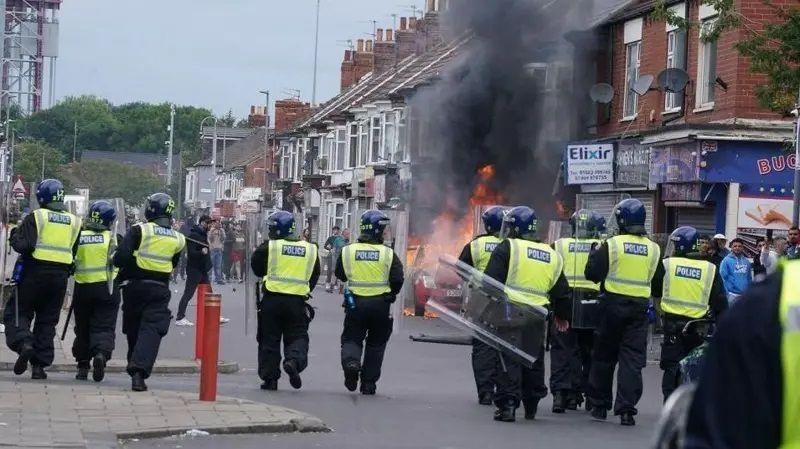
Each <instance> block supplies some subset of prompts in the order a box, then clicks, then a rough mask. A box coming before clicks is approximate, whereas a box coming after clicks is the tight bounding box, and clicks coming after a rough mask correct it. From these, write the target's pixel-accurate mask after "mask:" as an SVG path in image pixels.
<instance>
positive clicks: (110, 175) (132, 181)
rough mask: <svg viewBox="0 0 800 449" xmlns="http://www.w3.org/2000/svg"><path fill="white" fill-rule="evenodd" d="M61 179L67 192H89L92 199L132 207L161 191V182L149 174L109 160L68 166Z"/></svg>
mask: <svg viewBox="0 0 800 449" xmlns="http://www.w3.org/2000/svg"><path fill="white" fill-rule="evenodd" d="M62 176H63V178H64V181H65V184H66V186H67V187H68V188H77V187H81V188H88V189H89V194H90V195H91V197H92V198H93V199H97V198H122V199H123V200H125V202H126V203H127V204H129V205H131V206H139V205H141V204H143V203H144V200H145V198H147V196H148V195H151V194H153V193H155V192H160V191H163V190H164V183H163V181H162V180H161V179H160V178H158V177H157V176H155V175H154V174H153V173H152V172H150V171H149V170H147V169H144V168H141V167H135V166H131V165H126V164H121V163H119V162H115V161H109V160H99V159H98V160H90V161H84V162H80V163H74V164H69V165H68V166H66V167H64V169H63V171H62Z"/></svg>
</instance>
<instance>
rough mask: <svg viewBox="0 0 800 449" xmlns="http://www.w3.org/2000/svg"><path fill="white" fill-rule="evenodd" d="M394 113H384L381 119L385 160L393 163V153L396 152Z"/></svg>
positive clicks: (395, 115)
mask: <svg viewBox="0 0 800 449" xmlns="http://www.w3.org/2000/svg"><path fill="white" fill-rule="evenodd" d="M396 117H397V114H396V113H395V111H390V112H386V113H384V119H383V151H382V154H383V155H384V157H385V159H386V160H388V161H390V162H395V152H396V151H397V141H396V139H395V132H394V130H395V120H396Z"/></svg>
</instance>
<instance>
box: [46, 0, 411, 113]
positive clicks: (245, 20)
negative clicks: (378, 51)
mask: <svg viewBox="0 0 800 449" xmlns="http://www.w3.org/2000/svg"><path fill="white" fill-rule="evenodd" d="M424 3H425V2H424V0H321V12H320V38H319V42H320V46H319V70H318V73H319V78H318V90H317V101H318V102H321V101H324V100H326V99H329V98H330V97H332V96H334V95H336V94H337V93H338V92H339V78H340V65H341V62H342V58H343V56H344V51H345V50H346V49H347V44H346V43H345V42H343V41H346V40H348V39H352V40H353V41H355V40H356V39H359V38H362V39H370V38H371V37H370V36H369V35H368V34H370V33H372V31H373V24H372V21H373V20H375V21H378V24H377V28H391V27H392V26H393V22H394V18H393V17H392V16H391V15H392V14H398V15H400V16H410V15H412V8H411V6H412V5H415V6H416V7H417V8H418V9H422V7H423V6H424ZM315 5H316V1H315V0H223V1H220V0H126V1H124V0H64V1H63V3H62V6H61V11H60V14H59V20H60V23H61V26H60V28H61V30H60V52H59V58H58V67H57V75H56V97H57V99H60V98H63V97H65V96H73V95H83V94H93V95H98V96H101V97H104V98H107V99H109V100H110V101H111V102H112V103H115V104H119V103H126V102H131V101H146V102H156V103H160V102H173V103H176V104H180V105H193V106H203V107H208V108H210V109H212V110H213V111H214V112H215V113H216V114H220V115H221V114H224V113H225V112H227V111H228V110H229V109H231V110H233V112H234V114H235V115H237V116H238V117H244V116H246V115H247V114H248V113H249V111H250V105H262V104H264V101H265V98H264V95H262V94H259V93H258V91H259V90H270V91H271V92H272V96H273V97H272V98H273V100H274V99H275V98H276V97H277V98H288V97H291V96H294V95H295V94H294V93H293V92H292V90H300V91H301V97H302V99H303V100H304V101H310V100H311V91H312V85H313V81H312V80H313V61H314V21H315Z"/></svg>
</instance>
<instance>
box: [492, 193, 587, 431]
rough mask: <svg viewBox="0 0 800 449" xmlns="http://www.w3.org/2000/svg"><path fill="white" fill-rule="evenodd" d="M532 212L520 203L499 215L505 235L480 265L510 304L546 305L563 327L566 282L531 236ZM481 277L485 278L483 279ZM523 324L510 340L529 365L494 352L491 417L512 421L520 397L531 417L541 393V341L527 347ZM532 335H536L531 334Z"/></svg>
mask: <svg viewBox="0 0 800 449" xmlns="http://www.w3.org/2000/svg"><path fill="white" fill-rule="evenodd" d="M536 230H537V218H536V213H535V212H534V211H533V209H531V208H530V207H526V206H520V207H515V208H513V209H511V210H509V211H508V213H506V214H505V215H504V217H503V230H502V231H501V233H500V236H501V237H503V238H505V240H503V241H502V242H501V243H499V244H498V245H497V247H496V248H495V250H494V251H493V252H492V255H491V257H490V258H489V264H488V265H487V266H486V271H485V274H486V277H488V278H493V279H494V280H496V281H497V282H500V283H501V284H504V285H505V294H506V296H507V298H508V301H510V302H511V303H512V304H514V305H515V307H518V308H520V309H522V310H524V309H525V308H529V307H530V306H534V307H546V308H548V309H550V310H553V311H554V313H555V317H556V321H557V326H558V328H559V330H561V331H566V330H567V329H568V327H569V323H568V321H567V320H568V319H569V317H570V316H571V314H572V310H571V309H570V308H569V305H570V302H569V301H568V299H569V284H568V283H567V278H566V277H565V276H564V271H563V267H564V261H563V260H562V259H561V256H560V255H559V254H558V253H557V252H556V251H555V250H554V249H552V248H551V247H550V246H549V245H547V244H545V243H542V242H541V241H539V240H537V239H536ZM484 282H486V281H484ZM528 332H529V330H526V329H525V328H523V329H522V330H521V331H515V333H516V334H517V335H514V337H513V338H514V340H515V341H518V342H520V343H519V344H520V346H521V347H520V349H522V350H524V351H525V352H527V353H528V354H531V355H534V354H536V355H537V356H536V362H534V364H533V367H531V368H527V367H525V366H523V365H522V364H521V363H520V362H519V361H517V359H516V358H515V357H513V356H511V357H507V356H505V355H504V354H498V357H497V359H496V360H497V365H496V367H495V370H494V373H495V378H494V383H495V386H496V388H497V391H496V392H495V396H494V403H495V406H496V407H497V410H496V411H495V413H494V420H495V421H502V422H514V421H516V413H517V408H518V407H519V405H520V402H521V403H522V405H523V407H524V409H525V419H526V420H532V419H536V412H537V409H538V407H539V401H540V400H541V399H542V398H544V397H545V396H547V386H545V383H544V343H543V342H542V343H540V346H539V347H528V345H527V344H526V343H525V342H526V341H528V340H529V339H531V337H532V336H531V335H529V334H528ZM534 340H536V339H535V338H534Z"/></svg>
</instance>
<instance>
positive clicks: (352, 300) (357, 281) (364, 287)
mask: <svg viewBox="0 0 800 449" xmlns="http://www.w3.org/2000/svg"><path fill="white" fill-rule="evenodd" d="M388 225H389V217H387V216H386V214H384V213H383V212H381V211H378V210H368V211H366V212H364V214H362V215H361V235H360V236H359V237H358V241H357V242H356V243H351V244H350V245H347V246H345V247H344V248H343V249H342V253H341V255H340V256H339V262H338V263H337V264H336V271H335V274H336V277H337V278H338V279H339V280H341V281H343V282H347V289H346V290H345V304H344V306H345V318H344V329H343V330H342V368H343V369H344V385H345V387H346V388H347V389H348V390H349V391H355V390H356V388H357V387H358V380H359V375H360V377H361V394H365V395H374V394H375V392H376V390H377V383H378V379H380V377H381V366H382V365H383V354H384V352H385V351H386V344H387V343H388V342H389V337H390V336H391V334H392V325H393V323H394V321H393V319H392V316H391V304H392V303H393V302H394V301H395V299H396V295H397V294H398V293H399V292H400V289H401V288H402V287H403V264H402V263H401V262H400V259H399V258H398V257H397V255H396V254H395V253H394V251H393V250H392V249H391V248H389V247H387V246H385V245H384V244H383V233H384V231H385V229H386V226H388ZM365 343H366V348H364V345H365ZM362 357H363V361H362Z"/></svg>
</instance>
